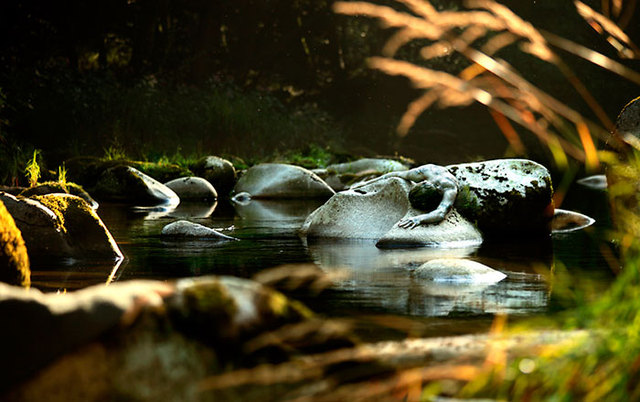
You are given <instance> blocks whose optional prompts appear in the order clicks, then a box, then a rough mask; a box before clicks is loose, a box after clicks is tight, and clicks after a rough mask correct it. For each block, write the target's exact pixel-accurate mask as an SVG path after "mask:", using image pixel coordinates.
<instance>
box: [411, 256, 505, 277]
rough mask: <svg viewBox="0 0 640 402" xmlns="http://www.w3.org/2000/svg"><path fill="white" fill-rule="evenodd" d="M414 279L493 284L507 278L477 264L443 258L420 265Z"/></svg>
mask: <svg viewBox="0 0 640 402" xmlns="http://www.w3.org/2000/svg"><path fill="white" fill-rule="evenodd" d="M414 277H416V278H420V279H425V280H429V281H435V282H459V283H495V282H500V281H501V280H503V279H504V278H506V277H507V276H506V275H505V274H503V273H502V272H500V271H496V270H495V269H493V268H489V267H488V266H486V265H484V264H480V263H479V262H475V261H471V260H467V259H462V258H443V259H437V260H431V261H428V262H426V263H424V264H422V265H421V266H420V267H419V268H418V269H416V270H415V271H414Z"/></svg>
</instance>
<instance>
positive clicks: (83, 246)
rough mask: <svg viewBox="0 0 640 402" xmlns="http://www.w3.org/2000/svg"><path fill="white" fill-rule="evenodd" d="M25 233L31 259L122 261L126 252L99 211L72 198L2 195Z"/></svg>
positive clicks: (54, 195)
mask: <svg viewBox="0 0 640 402" xmlns="http://www.w3.org/2000/svg"><path fill="white" fill-rule="evenodd" d="M0 201H2V202H3V203H4V204H5V206H6V207H7V210H8V211H9V213H10V214H11V216H12V217H13V219H14V221H15V222H16V226H17V227H18V228H19V229H20V231H21V232H22V237H23V238H24V241H25V244H26V246H27V252H28V254H29V257H30V258H34V257H38V258H45V257H58V258H92V259H93V258H95V259H98V258H104V259H121V258H122V252H121V251H120V249H119V248H118V245H117V244H116V242H115V240H114V239H113V237H112V236H111V233H109V230H108V229H107V228H106V226H105V225H104V223H103V222H102V220H101V219H100V217H99V216H98V215H97V214H96V212H95V210H93V209H92V208H91V206H90V205H89V204H87V202H86V201H84V200H83V199H82V198H80V197H77V196H74V195H70V194H47V195H43V196H34V198H33V199H31V198H22V197H21V198H16V197H14V196H11V195H8V194H4V193H0Z"/></svg>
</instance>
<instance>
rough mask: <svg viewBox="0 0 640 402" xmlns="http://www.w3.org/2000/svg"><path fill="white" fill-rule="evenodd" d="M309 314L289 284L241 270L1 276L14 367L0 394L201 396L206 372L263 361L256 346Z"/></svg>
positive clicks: (7, 356) (4, 347) (0, 302)
mask: <svg viewBox="0 0 640 402" xmlns="http://www.w3.org/2000/svg"><path fill="white" fill-rule="evenodd" d="M310 318H312V314H311V312H310V311H309V310H308V309H307V308H306V307H304V306H303V305H302V304H300V303H298V302H296V301H292V300H290V299H288V298H287V297H286V296H284V295H283V294H282V293H280V292H277V291H275V290H272V289H270V288H268V287H265V286H263V285H260V284H259V283H257V282H254V281H250V280H246V279H240V278H235V277H224V276H221V277H216V276H209V277H201V278H194V279H184V280H179V281H177V282H169V283H167V282H164V281H140V280H137V281H127V282H121V283H114V284H112V285H110V286H108V287H105V286H104V285H101V286H93V287H90V288H87V289H84V290H80V291H77V292H70V293H67V294H64V295H53V294H42V293H41V292H39V291H37V290H34V291H33V292H30V293H25V292H18V291H17V289H15V288H12V287H9V286H4V285H2V284H0V320H2V321H3V322H11V323H12V325H10V326H8V327H7V328H4V329H3V340H4V342H2V343H1V344H0V354H1V355H2V357H3V363H4V364H5V365H7V367H11V370H10V373H7V374H5V375H4V376H2V377H1V378H0V396H4V393H3V391H6V390H7V388H9V387H16V384H21V383H22V384H23V385H18V386H17V387H16V388H15V389H13V390H10V392H11V394H12V395H13V398H15V399H16V400H44V399H46V400H49V399H50V398H48V395H47V393H48V392H50V391H51V390H52V389H56V390H57V393H56V396H58V397H60V400H198V399H199V397H201V396H202V394H201V393H197V392H196V391H197V389H198V387H199V385H200V383H201V381H202V380H203V379H204V378H206V377H207V376H209V375H212V374H219V373H220V372H221V371H223V370H225V369H232V368H235V367H239V366H242V365H244V364H255V363H256V360H251V359H250V356H249V355H250V354H255V353H258V350H259V349H261V345H265V344H266V345H268V347H269V348H271V345H270V344H269V343H268V342H266V341H268V340H271V341H274V340H275V339H274V337H273V336H271V337H269V335H270V334H271V333H273V331H278V330H280V329H284V331H285V333H284V334H283V335H284V336H279V337H278V338H277V340H279V341H281V342H286V336H287V333H291V332H293V333H294V334H295V333H298V332H299V331H295V330H294V331H291V330H287V325H302V324H304V323H305V322H308V321H311V320H310ZM289 328H290V327H289ZM320 330H321V329H318V331H316V332H319V331H320ZM43 334H46V336H43ZM262 335H265V336H264V337H262V338H261V336H262ZM294 336H295V335H294ZM308 338H312V334H309V337H308ZM319 338H321V337H319ZM34 345H35V346H34ZM281 346H284V345H281ZM295 350H296V347H295V345H292V346H289V347H288V348H287V351H288V352H290V353H294V352H295ZM261 356H264V354H262V355H261ZM51 362H53V363H51ZM36 370H38V373H36ZM25 380H26V382H25ZM3 400H4V398H3Z"/></svg>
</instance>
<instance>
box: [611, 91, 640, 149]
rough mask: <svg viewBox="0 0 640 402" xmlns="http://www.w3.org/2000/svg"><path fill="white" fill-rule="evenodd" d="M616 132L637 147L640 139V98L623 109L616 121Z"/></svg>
mask: <svg viewBox="0 0 640 402" xmlns="http://www.w3.org/2000/svg"><path fill="white" fill-rule="evenodd" d="M616 131H617V132H618V134H619V135H620V136H622V138H623V139H624V140H625V141H627V142H629V143H630V144H632V145H637V141H638V139H639V138H640V97H637V98H635V99H633V100H632V101H631V102H629V103H627V104H626V105H625V107H624V108H622V110H621V111H620V114H619V115H618V117H617V119H616ZM634 138H635V141H634Z"/></svg>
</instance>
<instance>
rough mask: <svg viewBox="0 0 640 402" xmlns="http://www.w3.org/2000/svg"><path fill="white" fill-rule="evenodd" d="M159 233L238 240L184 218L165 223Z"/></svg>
mask: <svg viewBox="0 0 640 402" xmlns="http://www.w3.org/2000/svg"><path fill="white" fill-rule="evenodd" d="M160 234H161V235H162V236H167V237H189V238H207V239H213V240H221V241H229V240H238V239H236V238H235V237H231V236H227V235H224V234H222V233H220V232H218V231H216V230H214V229H211V228H208V227H206V226H204V225H200V224H199V223H193V222H189V221H184V220H181V221H176V222H172V223H170V224H168V225H166V226H165V227H163V228H162V231H161V232H160Z"/></svg>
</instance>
